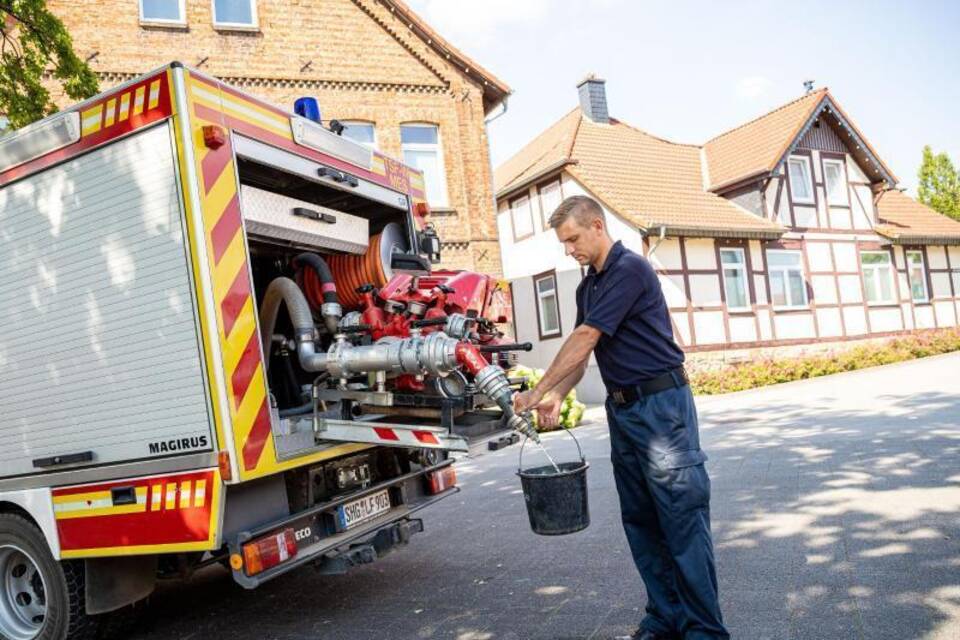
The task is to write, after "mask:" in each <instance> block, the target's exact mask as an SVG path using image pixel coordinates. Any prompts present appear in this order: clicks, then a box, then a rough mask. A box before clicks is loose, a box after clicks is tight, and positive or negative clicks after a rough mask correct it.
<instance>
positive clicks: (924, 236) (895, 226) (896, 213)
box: [875, 190, 960, 244]
mask: <svg viewBox="0 0 960 640" xmlns="http://www.w3.org/2000/svg"><path fill="white" fill-rule="evenodd" d="M876 205H877V215H878V216H879V218H880V224H878V225H877V226H876V227H875V230H876V232H877V233H879V234H880V235H882V236H886V237H887V238H890V239H891V240H893V241H894V242H897V243H911V242H915V243H917V244H925V243H929V242H931V241H936V242H947V243H949V244H960V222H958V221H956V220H953V219H951V218H948V217H947V216H945V215H942V214H940V213H937V212H936V211H934V210H933V209H931V208H930V207H928V206H927V205H925V204H922V203H920V202H917V201H916V200H914V199H913V198H911V197H910V196H908V195H907V194H905V193H903V192H901V191H897V190H891V191H883V192H881V193H880V195H878V196H877V198H876Z"/></svg>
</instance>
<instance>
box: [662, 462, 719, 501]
mask: <svg viewBox="0 0 960 640" xmlns="http://www.w3.org/2000/svg"><path fill="white" fill-rule="evenodd" d="M706 460H707V454H705V453H704V452H703V451H701V450H700V449H689V450H687V451H671V452H669V453H665V454H663V456H662V457H661V458H660V459H659V460H658V461H657V464H658V466H659V467H660V468H661V469H663V470H664V471H666V472H667V475H668V477H669V485H670V486H669V491H670V502H671V504H672V506H673V509H674V510H675V511H676V512H678V513H685V512H687V511H693V510H695V509H700V508H702V507H706V506H708V505H709V504H710V477H709V476H708V475H707V470H706V468H704V466H703V463H704V462H706Z"/></svg>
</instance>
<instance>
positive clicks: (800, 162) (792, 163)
mask: <svg viewBox="0 0 960 640" xmlns="http://www.w3.org/2000/svg"><path fill="white" fill-rule="evenodd" d="M787 170H788V171H789V172H790V196H791V197H792V198H793V201H794V202H801V203H804V202H805V203H807V204H813V180H811V178H810V159H809V158H807V157H806V156H796V157H793V158H790V160H788V161H787Z"/></svg>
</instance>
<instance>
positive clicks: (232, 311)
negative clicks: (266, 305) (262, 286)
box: [220, 261, 250, 336]
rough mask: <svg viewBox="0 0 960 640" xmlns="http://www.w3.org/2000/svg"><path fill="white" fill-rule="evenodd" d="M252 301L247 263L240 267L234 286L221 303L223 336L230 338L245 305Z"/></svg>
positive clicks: (232, 285)
mask: <svg viewBox="0 0 960 640" xmlns="http://www.w3.org/2000/svg"><path fill="white" fill-rule="evenodd" d="M249 299H250V277H249V275H248V274H247V262H246V261H244V262H243V264H242V265H240V270H239V271H238V272H237V277H236V278H234V279H233V284H231V285H230V288H229V289H228V290H227V293H226V294H225V295H224V296H223V302H221V303H220V312H221V314H222V316H223V335H225V336H229V335H230V332H231V331H233V325H234V323H236V321H237V317H239V315H240V312H241V311H243V305H245V304H246V303H247V300H249Z"/></svg>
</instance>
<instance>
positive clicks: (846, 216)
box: [830, 207, 853, 229]
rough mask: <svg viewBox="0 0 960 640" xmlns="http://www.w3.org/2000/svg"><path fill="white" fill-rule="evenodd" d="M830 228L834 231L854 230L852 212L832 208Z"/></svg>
mask: <svg viewBox="0 0 960 640" xmlns="http://www.w3.org/2000/svg"><path fill="white" fill-rule="evenodd" d="M830 227H831V228H833V229H852V228H853V227H852V226H851V225H850V211H849V210H848V209H838V208H836V207H830Z"/></svg>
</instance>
